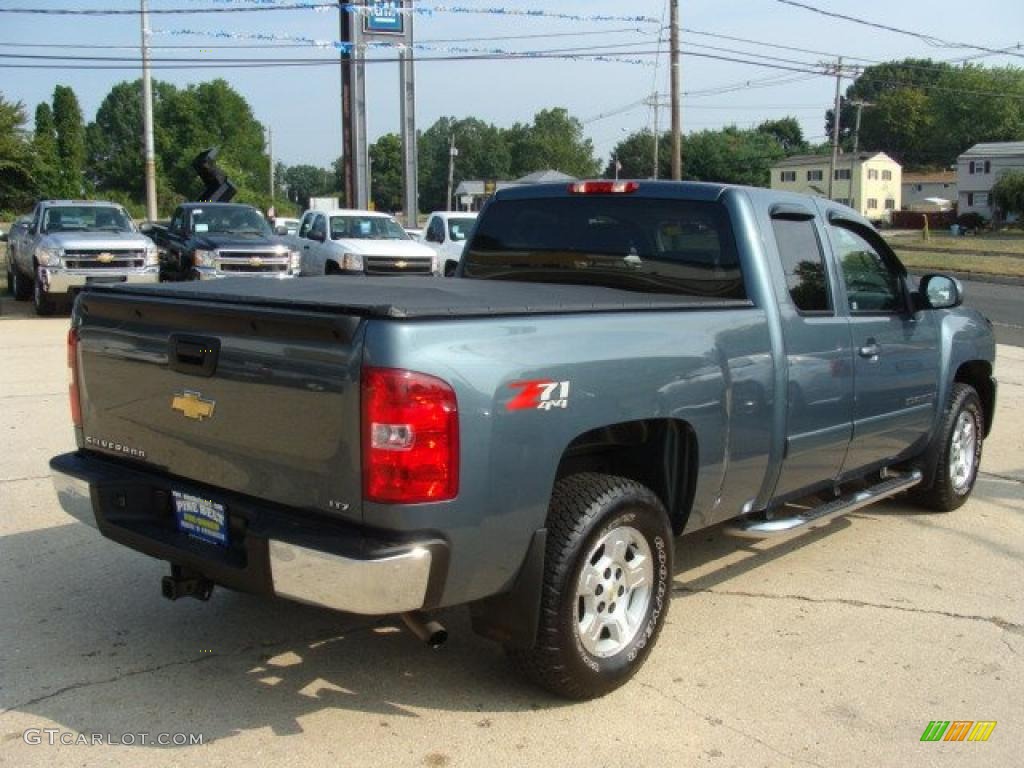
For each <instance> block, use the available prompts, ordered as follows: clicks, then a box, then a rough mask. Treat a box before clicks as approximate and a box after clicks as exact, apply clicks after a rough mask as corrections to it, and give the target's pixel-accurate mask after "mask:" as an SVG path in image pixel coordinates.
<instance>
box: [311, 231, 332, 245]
mask: <svg viewBox="0 0 1024 768" xmlns="http://www.w3.org/2000/svg"><path fill="white" fill-rule="evenodd" d="M306 237H308V238H309V239H310V240H316V241H317V242H318V243H322V242H324V241H325V240H326V239H327V236H326V235H325V234H324V233H323V232H314V231H313V230H310V231H309V232H308V233H307V234H306Z"/></svg>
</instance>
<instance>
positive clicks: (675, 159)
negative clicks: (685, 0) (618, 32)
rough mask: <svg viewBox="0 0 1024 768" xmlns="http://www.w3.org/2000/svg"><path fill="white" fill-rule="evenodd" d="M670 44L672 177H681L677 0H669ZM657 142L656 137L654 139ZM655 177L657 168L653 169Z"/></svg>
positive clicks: (681, 133) (681, 142)
mask: <svg viewBox="0 0 1024 768" xmlns="http://www.w3.org/2000/svg"><path fill="white" fill-rule="evenodd" d="M668 7H669V25H670V26H671V28H672V29H671V31H670V33H669V34H670V45H671V48H672V54H671V56H672V67H671V72H672V78H671V83H672V179H673V180H674V181H679V180H680V179H681V178H683V127H682V121H681V120H680V116H679V98H680V95H679V0H669V6H668ZM654 144H655V146H657V144H658V140H657V137H655V140H654ZM654 175H655V178H657V175H658V174H657V169H655V174H654Z"/></svg>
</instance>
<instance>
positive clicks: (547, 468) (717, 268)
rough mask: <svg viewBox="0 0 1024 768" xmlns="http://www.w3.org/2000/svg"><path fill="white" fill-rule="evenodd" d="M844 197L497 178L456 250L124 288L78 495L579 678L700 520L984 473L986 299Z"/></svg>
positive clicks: (266, 585) (124, 530)
mask: <svg viewBox="0 0 1024 768" xmlns="http://www.w3.org/2000/svg"><path fill="white" fill-rule="evenodd" d="M960 304H961V289H960V286H959V284H958V283H957V282H956V281H955V280H953V279H951V278H949V277H944V276H940V275H932V276H927V277H925V278H923V279H922V280H921V281H920V283H919V284H911V281H910V279H909V278H908V276H907V273H906V271H905V270H904V268H903V267H902V265H901V264H900V262H899V261H898V260H897V258H896V257H895V256H894V254H893V253H892V251H891V250H890V249H889V247H888V246H887V245H886V244H885V242H884V241H883V240H882V239H881V238H880V237H879V236H878V234H877V233H876V232H875V230H874V229H872V227H871V226H870V224H869V223H868V222H867V221H866V220H864V219H862V218H861V217H859V216H858V215H857V214H855V213H854V212H853V211H851V210H850V209H848V208H846V207H843V206H840V205H837V204H834V203H831V202H828V201H825V200H821V199H812V198H808V197H802V196H797V195H790V194H783V193H778V192H772V191H768V190H763V189H746V188H739V187H729V186H721V185H709V184H692V183H667V182H660V183H659V182H632V181H630V182H610V181H600V182H579V183H573V184H570V185H568V186H567V185H542V186H534V187H523V188H518V189H509V190H503V191H501V192H499V193H498V194H497V195H496V196H495V198H494V199H493V200H492V201H491V203H490V204H489V205H488V206H487V207H486V209H485V211H484V212H483V213H482V214H481V216H480V218H479V221H478V223H477V226H476V229H475V230H474V233H473V235H472V238H471V240H470V241H469V243H468V244H467V247H466V250H465V253H464V257H463V259H462V263H461V265H460V267H459V272H458V274H457V276H456V277H455V278H454V279H450V280H430V281H424V280H423V279H421V278H414V277H408V278H406V277H399V278H375V277H354V278H352V279H351V280H346V281H344V282H341V283H339V282H338V281H337V280H336V279H332V278H329V277H328V278H309V279H304V280H293V281H283V282H282V281H264V280H257V281H253V280H245V279H236V280H230V279H226V280H221V281H210V282H193V283H175V284H165V285H160V286H125V287H120V288H111V287H105V286H104V287H97V288H95V289H90V290H89V291H88V292H86V293H84V294H82V295H81V296H80V297H79V299H78V302H77V303H76V306H75V310H74V314H73V318H72V327H71V330H70V333H69V336H68V351H69V364H70V367H71V381H72V383H71V407H72V414H73V421H74V428H75V434H76V437H77V441H78V450H77V451H76V452H74V453H69V454H65V455H62V456H58V457H56V458H54V459H53V460H52V462H51V466H52V469H53V475H54V481H55V485H56V489H57V493H58V496H59V498H60V502H61V504H62V505H63V507H64V508H65V509H66V510H67V511H68V512H69V513H70V514H71V515H73V516H74V517H76V518H78V519H80V520H82V521H84V522H87V523H89V524H91V525H93V526H95V527H97V528H98V529H99V532H100V533H101V534H102V535H104V536H106V537H107V538H109V539H112V540H114V541H116V542H119V543H121V544H123V545H125V546H127V547H130V548H132V549H135V550H138V551H139V552H142V553H145V554H148V555H151V556H153V557H157V558H160V559H163V560H166V561H168V562H169V563H170V564H171V573H170V575H168V576H166V577H165V578H164V580H163V584H162V588H163V593H164V595H165V596H167V597H171V598H177V597H182V596H186V595H192V596H197V597H200V598H205V597H208V596H209V595H210V590H211V589H212V588H213V585H214V584H220V585H223V586H225V587H229V588H233V589H238V590H244V591H249V592H255V593H262V594H266V595H277V596H279V597H284V598H290V599H293V600H297V601H301V602H304V603H311V604H314V605H319V606H324V607H327V608H331V609H335V610H339V611H347V612H353V613H357V614H366V615H386V614H396V615H401V616H402V617H403V618H404V619H405V621H406V623H407V624H408V626H409V627H410V628H411V629H412V631H413V632H415V633H416V634H417V635H419V636H421V637H423V638H424V639H427V640H429V641H431V642H433V643H437V642H439V641H440V640H441V639H442V638H443V636H444V629H443V627H441V626H440V624H439V623H438V622H437V620H436V618H435V617H434V616H433V613H434V612H435V611H436V610H437V609H439V608H443V607H448V606H455V605H467V606H468V607H469V609H470V612H471V616H472V621H473V626H474V628H475V629H476V630H477V631H478V632H479V633H481V634H483V635H484V636H486V637H488V638H491V639H494V640H497V641H498V642H500V643H502V644H503V645H504V646H505V647H506V648H507V649H508V655H509V657H510V658H511V659H512V662H513V663H514V665H515V666H516V667H517V668H518V669H519V670H521V671H522V672H523V673H524V674H525V675H527V676H528V677H529V678H530V679H532V680H534V681H535V682H537V683H539V684H540V685H542V686H544V687H546V688H548V689H549V690H551V691H554V692H555V693H558V694H561V695H563V696H567V697H571V698H588V697H593V696H598V695H601V694H603V693H605V692H607V691H610V690H612V689H614V688H615V687H617V686H619V685H621V684H622V683H623V682H625V681H626V680H628V679H629V678H630V677H631V676H632V675H633V674H634V673H635V672H636V670H637V669H638V668H639V666H640V665H641V664H642V663H643V661H644V660H645V658H646V657H647V656H648V654H649V653H650V651H651V648H652V646H653V645H654V643H655V641H656V639H657V637H658V634H659V631H660V629H661V627H662V625H663V624H664V622H665V616H666V613H667V611H668V608H669V599H670V594H671V584H672V579H673V551H674V548H676V547H680V546H682V547H684V546H685V542H683V543H680V544H678V545H674V544H673V537H674V536H677V535H679V534H683V533H689V532H692V531H696V530H699V529H702V528H706V527H708V526H712V525H718V524H722V525H725V526H728V528H729V529H730V530H732V531H735V532H736V533H738V534H742V535H746V536H769V535H778V534H784V535H785V534H789V535H792V534H793V533H795V532H796V531H800V530H807V529H809V528H813V527H816V526H820V525H823V524H825V523H827V522H828V521H830V520H832V519H834V518H835V517H836V516H839V515H842V514H844V513H847V512H850V511H851V510H855V509H858V508H860V507H863V506H864V505H866V504H869V503H871V502H874V501H877V500H879V499H884V498H887V497H891V496H894V495H896V494H905V495H906V498H907V499H908V501H913V502H916V503H919V504H920V505H923V506H924V507H926V508H930V509H932V510H937V511H949V510H953V509H955V508H956V507H958V506H960V505H961V504H963V503H964V501H965V500H966V499H967V497H968V495H969V494H970V492H971V489H972V488H973V486H974V482H975V478H976V476H977V472H978V465H979V461H980V459H981V451H982V441H983V439H984V437H985V436H986V435H987V434H988V431H989V428H990V426H991V424H992V416H993V412H994V410H995V399H996V384H995V380H994V378H993V363H994V357H995V345H994V341H993V334H992V330H991V327H990V324H989V322H988V321H987V320H986V319H985V318H984V317H983V316H981V315H980V314H978V313H977V312H974V311H971V310H967V309H965V308H963V307H961V306H960Z"/></svg>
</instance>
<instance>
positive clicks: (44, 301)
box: [32, 272, 57, 317]
mask: <svg viewBox="0 0 1024 768" xmlns="http://www.w3.org/2000/svg"><path fill="white" fill-rule="evenodd" d="M32 306H33V307H35V310H36V314H37V315H39V316H40V317H49V316H50V315H52V314H53V313H54V311H56V309H57V304H56V302H54V300H53V299H51V298H50V297H49V294H47V293H46V291H44V290H43V287H42V283H41V282H40V280H39V274H38V272H37V273H36V279H35V280H33V281H32Z"/></svg>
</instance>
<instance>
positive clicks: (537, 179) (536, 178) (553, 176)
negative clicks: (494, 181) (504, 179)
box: [516, 168, 576, 184]
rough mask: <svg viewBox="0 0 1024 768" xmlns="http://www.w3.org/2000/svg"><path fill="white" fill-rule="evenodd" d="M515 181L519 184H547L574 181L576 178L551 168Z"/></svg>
mask: <svg viewBox="0 0 1024 768" xmlns="http://www.w3.org/2000/svg"><path fill="white" fill-rule="evenodd" d="M516 181H517V182H518V183H519V184H547V183H550V182H558V181H576V177H575V176H570V175H569V174H567V173H562V172H561V171H556V170H554V169H553V168H548V169H546V170H543V171H534V172H533V173H530V174H527V175H526V176H523V177H522V178H520V179H516Z"/></svg>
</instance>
